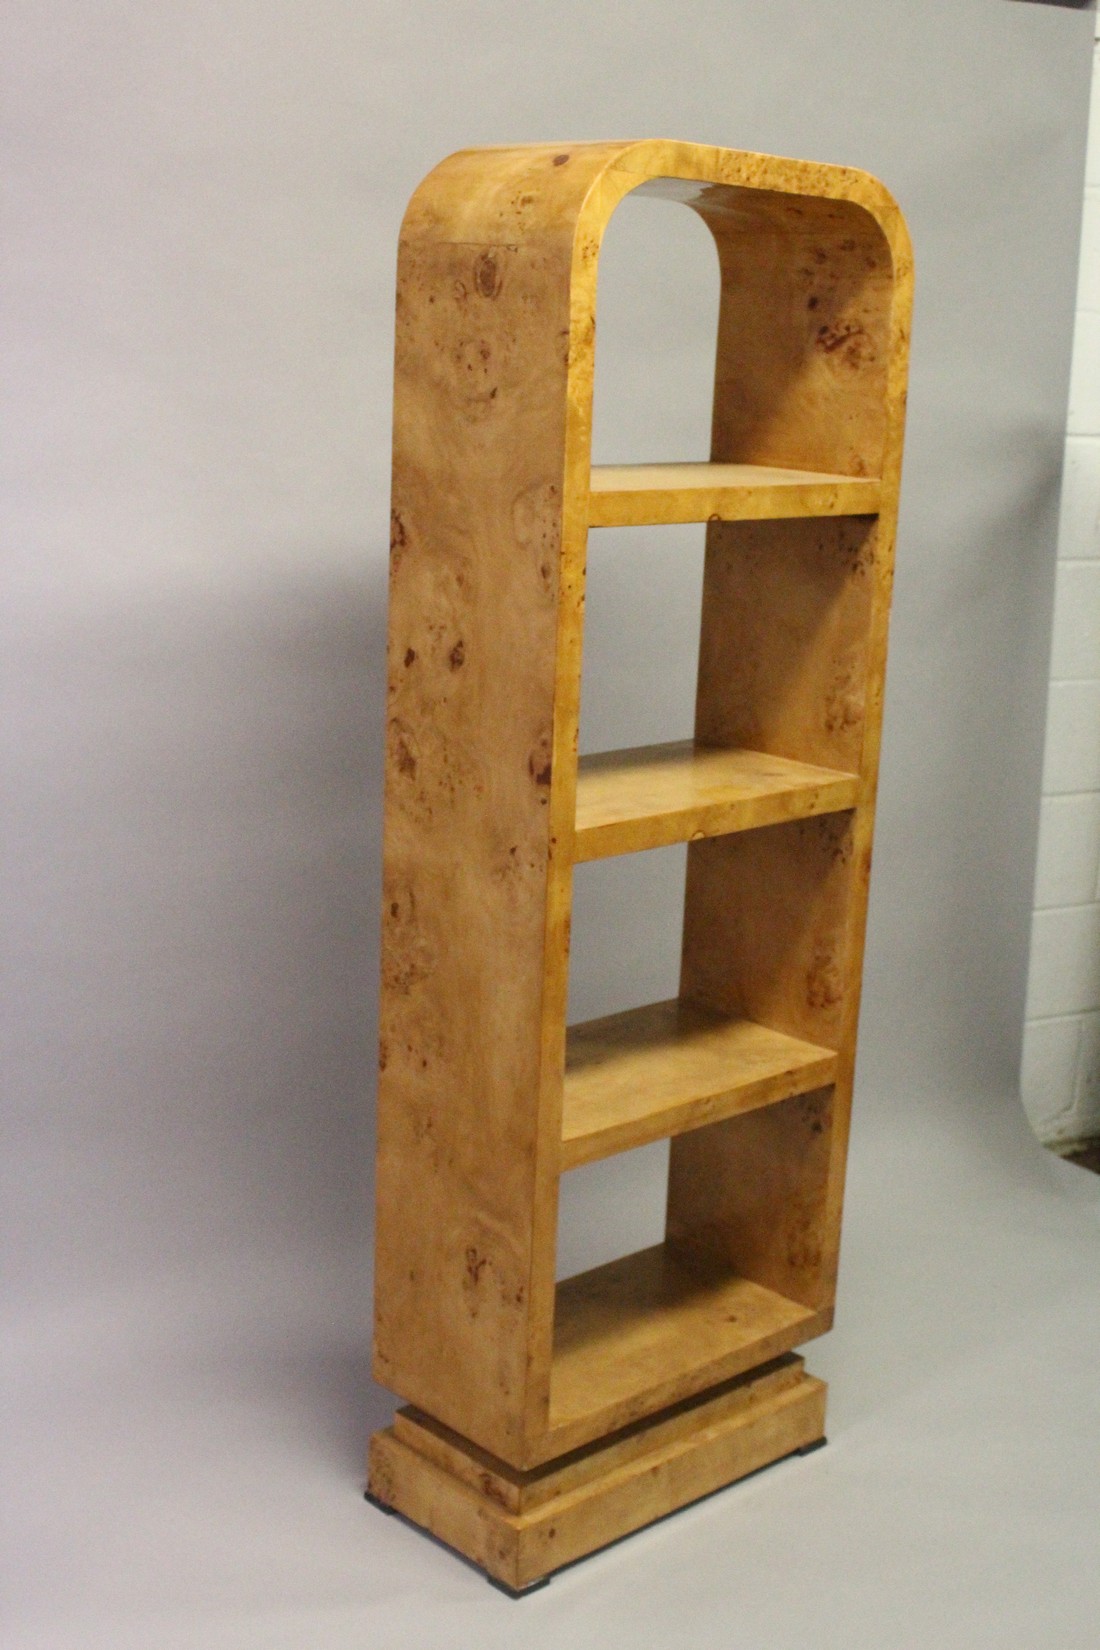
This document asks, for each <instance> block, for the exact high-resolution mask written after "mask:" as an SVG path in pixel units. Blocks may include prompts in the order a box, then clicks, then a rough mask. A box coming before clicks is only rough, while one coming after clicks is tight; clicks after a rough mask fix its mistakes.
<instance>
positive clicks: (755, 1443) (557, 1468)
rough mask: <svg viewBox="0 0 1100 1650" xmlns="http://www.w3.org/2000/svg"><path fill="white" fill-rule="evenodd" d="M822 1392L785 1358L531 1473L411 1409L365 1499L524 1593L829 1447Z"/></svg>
mask: <svg viewBox="0 0 1100 1650" xmlns="http://www.w3.org/2000/svg"><path fill="white" fill-rule="evenodd" d="M825 1391H826V1389H825V1383H824V1382H823V1381H818V1380H816V1379H815V1378H814V1377H813V1376H812V1375H807V1374H806V1372H805V1370H804V1368H803V1363H802V1359H801V1358H799V1357H796V1356H794V1355H793V1354H791V1355H788V1356H786V1357H783V1358H777V1359H775V1360H774V1361H773V1362H772V1363H770V1364H767V1365H765V1366H763V1367H762V1368H760V1369H757V1370H755V1371H750V1372H749V1373H748V1374H747V1375H741V1376H738V1377H737V1378H736V1379H734V1380H732V1381H726V1382H724V1383H723V1384H722V1385H721V1386H719V1387H714V1388H712V1389H711V1390H710V1391H708V1392H704V1393H701V1394H699V1395H698V1396H697V1397H695V1398H693V1399H690V1400H688V1401H687V1402H685V1403H682V1404H677V1405H675V1406H674V1407H673V1408H672V1409H667V1410H663V1411H661V1412H660V1413H658V1414H656V1415H651V1416H648V1417H647V1418H646V1419H645V1420H643V1421H639V1422H637V1423H635V1425H633V1426H631V1427H627V1428H625V1429H624V1430H623V1431H621V1432H617V1433H614V1434H612V1435H611V1436H610V1437H608V1438H604V1439H600V1440H597V1441H596V1442H595V1443H592V1444H589V1445H587V1446H586V1447H585V1448H584V1449H579V1450H573V1451H572V1452H571V1453H570V1454H568V1455H564V1456H561V1457H559V1458H558V1459H557V1460H554V1461H549V1462H547V1463H546V1464H545V1465H544V1466H541V1467H536V1468H533V1469H532V1470H530V1471H528V1472H521V1471H517V1470H516V1469H515V1468H513V1467H510V1466H507V1465H506V1464H505V1463H504V1462H503V1461H500V1460H498V1459H497V1458H496V1457H495V1456H492V1455H489V1454H487V1453H486V1452H485V1451H484V1450H481V1449H479V1448H478V1447H477V1445H475V1444H471V1443H470V1442H469V1441H468V1440H467V1439H465V1438H462V1437H460V1436H459V1435H458V1434H457V1433H455V1432H451V1431H450V1430H449V1429H448V1428H447V1427H444V1426H441V1425H440V1424H439V1423H438V1422H436V1421H433V1420H432V1419H431V1417H430V1416H427V1415H424V1414H423V1413H422V1412H420V1411H419V1410H415V1409H403V1410H400V1411H399V1412H398V1414H397V1415H396V1416H395V1417H394V1423H393V1426H392V1427H388V1428H387V1429H386V1430H385V1431H384V1432H377V1433H375V1435H374V1437H373V1438H372V1439H371V1444H370V1466H369V1479H368V1491H367V1493H368V1496H369V1498H370V1499H371V1500H372V1501H373V1502H375V1503H376V1504H377V1505H378V1506H381V1507H383V1508H384V1509H385V1510H386V1511H391V1512H397V1513H400V1514H401V1515H402V1516H403V1517H405V1518H407V1519H409V1520H410V1521H411V1522H412V1523H414V1524H418V1525H420V1527H421V1528H422V1529H425V1530H427V1531H428V1532H429V1533H430V1534H431V1535H434V1536H436V1537H437V1538H438V1539H439V1540H440V1541H443V1542H445V1543H446V1544H447V1546H449V1547H454V1548H455V1549H456V1550H457V1551H458V1552H460V1553H462V1554H463V1555H464V1556H465V1557H466V1558H468V1559H470V1560H471V1561H472V1562H473V1563H474V1564H476V1565H478V1566H479V1567H480V1568H481V1569H483V1570H484V1571H485V1572H486V1573H487V1575H488V1576H489V1578H490V1579H491V1580H492V1581H494V1582H496V1583H497V1584H498V1585H499V1586H501V1587H503V1588H504V1589H505V1590H506V1591H508V1592H511V1593H515V1594H517V1595H519V1594H522V1593H524V1592H527V1591H529V1590H531V1589H532V1588H534V1587H536V1586H538V1585H539V1584H540V1583H541V1582H542V1581H544V1580H545V1579H546V1578H547V1577H548V1576H550V1575H551V1574H552V1573H553V1572H554V1571H555V1570H560V1569H561V1568H562V1566H563V1565H566V1564H572V1563H573V1562H574V1561H575V1560H576V1559H579V1558H584V1557H585V1556H586V1555H587V1554H589V1553H593V1552H596V1551H597V1550H598V1549H599V1548H601V1547H606V1546H608V1545H609V1544H610V1543H611V1542H613V1541H617V1540H619V1539H620V1538H621V1537H622V1536H625V1535H630V1534H632V1533H633V1532H634V1531H635V1530H640V1529H642V1528H644V1526H645V1525H647V1524H652V1523H654V1522H655V1520H657V1519H658V1518H663V1517H665V1516H666V1515H667V1514H669V1513H673V1512H676V1511H678V1510H679V1509H680V1508H681V1507H686V1506H688V1505H689V1504H690V1503H691V1502H693V1501H698V1500H699V1499H700V1498H701V1497H702V1496H705V1495H710V1494H712V1493H713V1491H715V1490H719V1489H723V1488H725V1486H726V1485H727V1484H732V1483H734V1482H736V1480H737V1479H739V1478H744V1477H746V1475H747V1474H749V1473H751V1472H757V1471H758V1470H759V1469H760V1468H761V1467H766V1466H769V1465H770V1464H771V1463H772V1462H774V1461H779V1460H782V1459H783V1457H784V1456H787V1455H792V1454H794V1453H795V1452H798V1451H801V1452H805V1451H807V1450H808V1449H812V1448H813V1447H814V1446H815V1445H817V1444H820V1443H823V1442H824V1432H825Z"/></svg>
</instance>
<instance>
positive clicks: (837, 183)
mask: <svg viewBox="0 0 1100 1650" xmlns="http://www.w3.org/2000/svg"><path fill="white" fill-rule="evenodd" d="M635 189H644V190H645V191H646V193H659V194H664V195H667V196H668V197H669V198H672V199H678V200H682V201H684V202H686V203H687V204H688V205H691V206H693V207H695V208H696V210H698V211H701V212H702V213H703V214H704V216H707V217H708V218H714V217H717V216H720V215H726V214H733V215H739V216H742V217H743V216H744V215H745V213H746V212H750V213H752V215H753V216H754V218H756V219H757V220H758V219H759V218H760V216H761V212H760V208H761V206H764V205H765V200H764V197H767V203H766V210H770V211H771V212H772V213H773V214H774V215H775V216H776V217H781V216H784V217H785V216H789V215H790V213H791V212H792V211H794V212H797V211H798V200H799V199H801V200H803V201H805V200H807V199H809V200H816V201H821V202H825V201H835V202H847V203H849V204H850V205H851V206H853V207H858V208H859V209H860V210H862V211H863V212H866V213H868V214H869V215H870V217H871V218H873V219H874V221H875V223H876V224H877V225H878V226H879V228H880V230H881V231H882V234H883V237H884V239H885V241H886V243H887V245H888V247H889V249H890V255H891V260H892V264H893V271H894V277H895V279H896V280H897V279H900V278H902V277H903V276H904V275H905V274H907V273H908V271H909V268H910V265H911V249H910V245H909V237H908V234H907V232H906V228H905V221H904V219H903V218H902V215H901V212H900V210H899V208H898V206H897V203H896V201H895V200H894V199H893V197H892V195H891V194H890V193H889V191H888V190H887V189H886V188H885V187H884V185H883V184H881V183H880V182H879V181H878V179H877V178H874V177H872V176H871V174H870V173H869V172H862V171H859V170H857V169H855V168H853V167H848V166H831V165H825V164H821V163H818V162H815V161H805V160H792V159H788V158H785V157H782V156H777V155H762V154H755V153H752V152H750V151H747V150H738V149H720V148H717V147H715V146H713V145H711V144H703V143H681V142H676V141H671V140H668V139H663V138H643V139H637V140H632V141H628V142H613V143H579V144H561V143H556V144H555V143H530V144H517V145H513V146H509V147H500V148H481V149H460V150H458V151H457V152H456V153H455V154H453V155H449V156H448V157H447V159H446V160H443V161H441V162H440V164H439V165H438V166H436V167H434V168H433V170H432V171H431V172H429V173H428V175H427V177H426V178H425V179H424V180H423V182H422V183H421V184H420V186H419V188H418V189H417V190H416V192H415V194H414V195H413V197H412V199H411V201H410V202H409V206H408V210H407V212H406V214H405V219H404V223H403V224H402V230H401V235H402V239H403V240H420V239H424V240H435V241H441V242H451V243H458V244H479V245H511V246H517V245H525V244H530V243H531V242H533V241H540V240H547V239H556V238H558V237H561V236H568V237H570V238H573V239H576V240H577V242H578V247H577V250H578V252H579V253H580V254H581V261H582V262H584V261H587V260H588V259H589V258H591V257H592V256H593V255H594V254H595V253H596V252H597V251H598V245H599V240H600V238H601V236H602V233H603V230H604V228H605V227H606V225H607V222H608V220H609V218H610V217H611V214H612V212H613V211H614V210H615V208H616V206H617V205H618V204H619V202H620V201H621V200H622V199H623V198H624V196H626V195H627V194H629V193H631V191H633V190H635ZM754 208H755V210H754ZM593 238H594V244H593ZM585 240H587V242H588V244H587V245H586V244H585Z"/></svg>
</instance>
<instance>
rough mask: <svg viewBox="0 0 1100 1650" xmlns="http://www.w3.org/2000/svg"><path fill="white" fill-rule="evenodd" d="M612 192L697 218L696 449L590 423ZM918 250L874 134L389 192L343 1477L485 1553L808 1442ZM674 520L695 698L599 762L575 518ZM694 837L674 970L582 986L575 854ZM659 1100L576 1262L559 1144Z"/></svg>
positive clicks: (626, 1519)
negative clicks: (626, 1000)
mask: <svg viewBox="0 0 1100 1650" xmlns="http://www.w3.org/2000/svg"><path fill="white" fill-rule="evenodd" d="M634 190H638V191H642V192H645V193H647V194H651V195H652V194H656V195H659V196H662V197H664V198H665V199H667V200H668V201H669V203H670V206H669V212H670V224H669V228H670V232H673V231H674V229H675V217H674V214H675V213H676V212H678V211H683V210H684V208H685V207H686V208H688V209H690V210H693V211H695V212H696V213H698V214H699V215H700V216H701V217H702V218H703V220H704V222H705V223H706V224H707V225H708V227H709V228H710V230H711V231H712V233H713V235H714V237H715V241H716V243H717V248H718V255H719V268H720V278H721V299H720V310H719V327H718V342H717V362H716V371H715V381H714V401H713V424H712V442H711V456H710V462H708V463H702V462H700V463H692V464H662V463H653V464H626V465H616V466H610V467H600V468H593V467H592V465H591V459H590V446H591V406H592V383H593V369H594V347H595V289H596V268H597V260H598V256H599V250H600V242H601V237H602V234H603V230H604V228H605V226H606V224H607V221H608V219H609V217H610V215H611V213H612V212H613V210H614V209H615V207H616V206H617V205H618V203H619V202H620V201H621V200H622V199H623V198H624V197H625V196H626V195H627V194H629V193H630V192H631V191H634ZM911 285H912V275H911V258H910V251H909V243H908V238H907V235H906V230H905V226H904V223H903V220H902V218H901V215H900V213H899V211H898V209H897V207H896V206H895V204H894V202H893V201H892V200H891V198H890V196H889V195H888V194H887V193H886V191H885V190H884V189H883V188H882V186H881V185H880V184H879V183H877V182H876V181H875V180H874V179H872V178H870V177H869V176H867V175H866V174H865V173H861V172H856V171H852V170H849V169H847V168H843V167H835V166H824V165H817V164H811V163H809V162H804V161H795V160H782V159H776V158H774V157H771V156H767V155H757V154H747V153H739V152H737V151H731V150H724V149H714V148H708V147H703V146H701V145H697V144H687V143H672V142H662V141H644V142H632V143H625V142H624V143H600V144H581V145H567V144H562V145H558V146H554V145H530V146H522V147H517V148H500V149H482V150H467V151H463V152H461V153H459V154H456V155H452V156H451V157H450V158H449V159H448V160H445V161H444V162H443V163H442V164H441V165H440V166H438V167H437V168H436V169H435V170H434V171H433V172H432V173H431V174H430V175H429V176H428V177H427V178H426V179H425V180H424V182H423V183H422V184H421V185H420V187H419V189H418V190H417V191H416V193H415V194H414V196H413V198H412V200H411V202H410V204H409V208H408V211H407V213H406V216H405V220H404V223H403V226H402V231H401V241H400V254H399V264H398V288H397V342H396V377H395V396H394V458H393V514H392V556H391V584H390V629H389V707H388V709H389V718H388V729H389V732H388V756H387V778H386V804H385V855H384V859H385V872H384V885H385V891H384V916H383V952H382V1001H381V1037H380V1061H379V1064H380V1070H381V1075H380V1083H379V1110H378V1175H377V1245H376V1255H377V1260H376V1313H375V1350H374V1360H375V1364H374V1367H375V1373H376V1376H377V1378H378V1380H379V1381H380V1382H382V1383H383V1384H384V1385H385V1386H387V1387H389V1388H390V1389H391V1390H393V1391H394V1392H396V1393H397V1394H399V1395H400V1397H401V1398H402V1399H403V1400H405V1403H406V1405H407V1406H408V1407H405V1408H403V1409H402V1410H400V1411H399V1412H398V1415H397V1417H396V1419H395V1421H394V1424H393V1426H392V1427H390V1428H387V1429H386V1430H385V1431H383V1432H381V1433H378V1434H376V1435H375V1437H374V1438H373V1439H372V1440H371V1451H370V1466H369V1491H368V1493H369V1495H370V1496H371V1498H372V1499H373V1500H375V1501H376V1502H377V1503H379V1504H380V1505H382V1506H384V1507H386V1508H387V1509H390V1510H396V1511H398V1512H401V1513H403V1514H404V1515H405V1516H406V1517H407V1518H409V1519H411V1520H412V1521H414V1522H415V1523H417V1524H420V1525H422V1526H423V1527H425V1528H427V1529H428V1530H430V1531H431V1532H432V1533H433V1534H435V1535H437V1536H438V1537H440V1538H441V1539H442V1540H443V1541H445V1542H447V1543H449V1544H450V1545H452V1546H453V1547H455V1548H457V1549H459V1550H460V1551H461V1552H462V1553H464V1554H465V1555H467V1556H468V1557H469V1558H471V1559H473V1560H474V1562H475V1563H477V1564H479V1565H481V1566H482V1567H483V1568H484V1569H485V1570H486V1571H487V1572H488V1574H489V1575H490V1576H491V1577H492V1578H493V1579H495V1580H496V1581H497V1582H499V1583H500V1584H502V1585H503V1586H505V1587H506V1588H507V1589H509V1590H514V1591H523V1590H525V1589H526V1588H528V1587H530V1586H532V1585H534V1584H537V1583H538V1582H540V1581H541V1580H542V1579H543V1578H545V1577H546V1576H547V1575H549V1574H550V1573H551V1572H552V1571H554V1570H555V1569H558V1568H560V1567H561V1566H562V1565H563V1564H566V1563H569V1562H571V1561H572V1560H573V1559H575V1558H578V1557H580V1556H582V1555H584V1554H585V1553H588V1552H591V1551H592V1550H594V1549H595V1548H596V1547H599V1546H602V1545H604V1544H606V1543H607V1542H608V1541H610V1540H612V1539H614V1538H616V1537H618V1536H620V1535H624V1534H626V1533H628V1532H629V1531H631V1530H634V1529H637V1528H639V1527H641V1526H642V1525H644V1524H646V1523H649V1522H650V1521H652V1520H653V1519H654V1518H657V1517H659V1516H661V1515H662V1514H664V1513H667V1512H669V1511H672V1510H673V1509H675V1508H677V1507H679V1506H682V1505H684V1504H686V1503H687V1502H689V1501H691V1500H694V1499H696V1498H698V1497H699V1496H702V1495H704V1494H707V1493H708V1492H709V1491H711V1490H714V1489H716V1488H719V1487H721V1486H722V1485H724V1484H727V1483H730V1482H732V1481H733V1480H735V1479H736V1478H739V1477H741V1476H743V1475H744V1474H745V1473H747V1472H751V1471H753V1470H754V1469H755V1468H757V1467H760V1466H763V1465H765V1464H767V1463H768V1462H770V1461H774V1460H777V1459H779V1458H780V1457H782V1456H785V1455H789V1454H791V1453H793V1452H795V1451H800V1450H801V1451H804V1450H806V1449H808V1448H810V1447H813V1446H814V1445H815V1444H816V1443H818V1442H820V1441H822V1439H823V1433H824V1396H825V1389H824V1386H823V1385H822V1383H821V1382H820V1381H817V1380H815V1379H814V1378H813V1377H812V1376H810V1375H808V1374H807V1373H806V1371H805V1369H804V1368H803V1364H802V1360H801V1358H800V1357H798V1356H797V1355H796V1354H795V1352H794V1348H796V1347H798V1346H801V1345H802V1344H803V1343H804V1342H806V1341H808V1340H810V1339H811V1338H812V1337H814V1336H815V1335H820V1334H822V1333H823V1332H824V1331H825V1330H827V1329H828V1328H829V1326H830V1324H831V1321H832V1313H833V1302H834V1296H835V1286H836V1271H837V1253H838V1244H839V1232H840V1216H841V1203H842V1195H843V1181H844V1164H845V1154H846V1146H847V1135H848V1117H849V1109H850V1100H851V1090H852V1075H853V1066H854V1060H855V1046H856V1025H857V1015H858V1002H859V988H860V976H861V969H862V951H863V932H864V923H865V916H866V905H867V887H868V878H869V873H870V858H871V838H872V828H873V815H874V797H875V783H876V776H877V767H878V753H879V731H880V723H881V710H882V690H883V674H884V668H885V659H886V632H887V617H888V608H889V597H890V584H891V573H892V563H893V542H894V527H895V519H896V513H897V500H898V485H899V477H900V465H901V445H902V428H903V420H904V405H905V380H906V371H907V360H908V329H909V309H910V296H911ZM693 521H694V522H706V523H708V526H707V537H706V555H705V569H704V583H703V603H702V629H701V639H700V654H699V675H698V688H697V702H696V720H695V730H694V738H693V739H692V740H690V741H685V742H680V743H675V744H666V745H655V746H647V747H642V748H640V749H634V750H622V751H612V752H608V753H606V754H602V755H596V756H590V757H584V758H582V759H580V760H579V761H578V757H577V727H578V714H579V703H580V677H581V641H582V615H583V599H584V581H585V560H586V553H587V543H588V535H589V530H590V529H595V528H599V527H606V526H616V525H626V526H643V525H650V526H652V527H653V528H654V529H659V528H660V526H661V525H662V524H664V523H672V522H693ZM678 842H679V843H683V842H687V843H689V844H690V847H689V849H688V867H687V881H686V892H685V905H684V924H683V946H682V971H681V981H680V990H679V996H678V998H677V999H675V1000H674V1001H670V1002H661V1003H649V1004H642V1005H638V1006H637V1007H634V1008H632V1009H630V1010H628V1011H627V1012H625V1013H619V1014H613V1015H610V1016H608V1017H606V1018H603V1019H600V1020H596V1021H592V1022H589V1023H587V1024H583V1025H577V1026H572V1027H568V1028H567V1026H566V980H567V971H568V954H569V925H570V908H571V896H572V871H573V866H574V865H575V864H577V863H579V862H581V861H585V860H593V859H598V858H601V857H604V856H607V855H616V854H628V853H634V852H637V851H639V850H642V849H647V848H653V847H659V846H662V845H667V844H671V843H678ZM666 1137H667V1138H669V1139H670V1141H671V1147H670V1154H671V1155H670V1169H669V1184H668V1204H667V1222H666V1236H665V1239H664V1241H663V1242H662V1243H661V1244H659V1245H658V1246H657V1247H655V1248H650V1249H646V1250H643V1251H642V1252H640V1253H637V1254H632V1255H627V1256H625V1257H623V1258H621V1259H619V1260H616V1261H613V1262H611V1263H610V1264H608V1265H604V1266H600V1267H597V1268H596V1269H594V1270H592V1271H590V1272H587V1273H584V1274H582V1275H581V1276H578V1277H573V1278H569V1279H567V1280H565V1281H563V1282H561V1283H557V1284H556V1283H555V1243H556V1230H557V1209H558V1193H559V1181H560V1177H561V1176H562V1174H563V1173H566V1172H567V1171H568V1170H570V1169H571V1168H573V1167H575V1166H576V1165H578V1164H582V1163H587V1162H591V1161H593V1160H595V1159H597V1158H601V1157H606V1156H609V1155H610V1154H612V1153H617V1152H624V1151H628V1150H630V1149H632V1148H633V1147H636V1146H640V1145H643V1144H645V1143H647V1142H651V1141H654V1140H658V1139H661V1138H666Z"/></svg>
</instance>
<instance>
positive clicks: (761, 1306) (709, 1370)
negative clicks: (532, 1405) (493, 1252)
mask: <svg viewBox="0 0 1100 1650" xmlns="http://www.w3.org/2000/svg"><path fill="white" fill-rule="evenodd" d="M818 1318H819V1314H817V1313H815V1312H814V1311H813V1309H811V1308H810V1307H807V1306H802V1305H799V1303H798V1302H797V1301H793V1300H788V1299H787V1298H786V1297H785V1296H783V1295H780V1294H778V1293H777V1292H776V1291H775V1290H774V1289H769V1288H766V1287H764V1286H763V1285H762V1284H759V1283H754V1282H752V1281H751V1280H750V1279H748V1278H744V1277H740V1276H737V1275H736V1274H735V1273H732V1272H731V1271H730V1270H729V1269H728V1268H726V1267H723V1266H721V1265H718V1264H715V1263H711V1262H708V1261H705V1260H701V1259H696V1258H689V1257H687V1256H685V1255H681V1254H678V1253H676V1252H675V1251H674V1250H673V1249H672V1248H671V1247H670V1246H669V1245H668V1244H664V1243H661V1244H656V1245H655V1246H654V1247H653V1248H651V1249H642V1250H640V1251H639V1252H638V1253H637V1254H633V1255H626V1256H624V1257H623V1259H621V1260H615V1261H611V1262H610V1263H609V1264H607V1265H606V1266H598V1267H596V1268H595V1269H594V1270H593V1271H591V1272H583V1273H581V1274H580V1275H579V1276H578V1277H574V1278H568V1279H566V1280H565V1282H563V1283H561V1284H559V1285H558V1291H557V1306H556V1312H555V1324H554V1354H553V1363H552V1366H551V1383H550V1425H551V1427H552V1428H554V1429H555V1430H557V1431H559V1433H565V1432H567V1431H568V1429H569V1428H570V1427H577V1426H581V1425H583V1423H584V1420H585V1418H586V1417H589V1416H592V1415H595V1414H606V1415H613V1416H615V1418H616V1421H617V1424H623V1423H624V1422H625V1421H628V1420H630V1419H632V1418H634V1415H635V1414H642V1413H645V1412H647V1411H648V1410H649V1409H651V1408H653V1407H657V1406H660V1405H663V1404H664V1403H674V1402H676V1401H677V1400H678V1399H679V1398H681V1397H683V1396H685V1395H687V1394H688V1393H689V1392H693V1391H700V1390H702V1389H703V1387H705V1386H708V1385H711V1384H713V1383H714V1382H716V1381H719V1380H724V1379H726V1378H727V1377H728V1376H730V1375H735V1374H738V1373H740V1371H741V1370H743V1369H748V1368H751V1367H752V1366H754V1365H756V1364H760V1363H763V1362H766V1361H767V1360H768V1359H769V1358H772V1357H777V1356H778V1355H779V1354H780V1353H781V1352H786V1351H789V1350H790V1349H791V1347H792V1346H795V1345H797V1344H799V1340H800V1339H801V1338H809V1336H810V1335H811V1334H813V1333H814V1332H815V1330H816V1328H817V1320H818Z"/></svg>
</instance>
